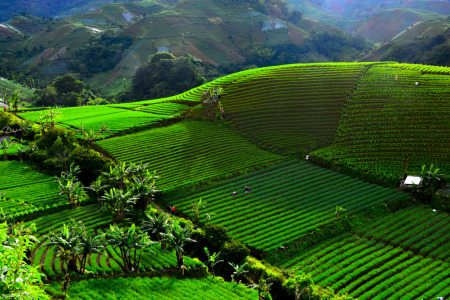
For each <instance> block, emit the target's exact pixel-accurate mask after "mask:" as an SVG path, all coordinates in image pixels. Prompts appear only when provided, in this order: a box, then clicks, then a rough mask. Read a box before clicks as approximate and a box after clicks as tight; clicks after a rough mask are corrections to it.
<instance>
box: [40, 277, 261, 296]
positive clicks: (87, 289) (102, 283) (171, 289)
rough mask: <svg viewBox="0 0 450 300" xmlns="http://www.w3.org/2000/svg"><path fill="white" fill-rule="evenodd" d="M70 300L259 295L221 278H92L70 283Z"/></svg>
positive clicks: (55, 288) (54, 288) (55, 287)
mask: <svg viewBox="0 0 450 300" xmlns="http://www.w3.org/2000/svg"><path fill="white" fill-rule="evenodd" d="M60 285H61V284H60V283H58V282H54V283H52V284H50V285H49V286H48V287H47V291H49V292H50V293H51V294H53V295H60V294H61V292H60ZM70 285H71V287H70V289H69V292H68V293H67V296H68V297H70V299H92V300H95V299H99V300H103V299H111V300H113V299H121V300H126V299H130V300H134V299H155V300H163V299H167V300H172V299H186V300H191V299H198V300H203V299H211V300H222V299H257V297H258V292H257V291H255V290H251V289H248V288H245V286H244V285H237V284H233V283H230V282H223V281H221V280H219V279H212V278H203V279H188V278H186V279H176V278H169V277H156V278H146V277H126V278H120V277H119V278H105V279H89V280H84V281H77V282H71V283H70Z"/></svg>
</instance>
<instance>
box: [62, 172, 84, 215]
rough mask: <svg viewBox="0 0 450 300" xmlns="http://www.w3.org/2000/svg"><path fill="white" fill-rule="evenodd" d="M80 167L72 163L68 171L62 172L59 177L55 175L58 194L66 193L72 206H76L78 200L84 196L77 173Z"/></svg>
mask: <svg viewBox="0 0 450 300" xmlns="http://www.w3.org/2000/svg"><path fill="white" fill-rule="evenodd" d="M79 172H80V167H79V166H75V167H74V164H73V163H72V164H71V165H70V169H69V171H68V172H62V173H61V177H59V178H58V177H56V180H55V181H56V182H58V184H59V195H66V197H67V199H68V200H69V203H70V204H71V205H72V208H76V207H77V206H78V204H79V202H80V201H81V200H82V199H83V198H85V197H86V193H85V191H84V187H83V184H82V183H81V182H80V181H78V178H77V176H76V175H77V174H78V173H79Z"/></svg>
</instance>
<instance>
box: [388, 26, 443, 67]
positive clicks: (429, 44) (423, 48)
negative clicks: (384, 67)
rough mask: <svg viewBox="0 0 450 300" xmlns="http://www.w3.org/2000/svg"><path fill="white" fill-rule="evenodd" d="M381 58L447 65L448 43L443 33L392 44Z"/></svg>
mask: <svg viewBox="0 0 450 300" xmlns="http://www.w3.org/2000/svg"><path fill="white" fill-rule="evenodd" d="M381 60H386V61H398V62H407V63H420V64H427V65H435V66H437V65H439V66H441V65H443V66H445V65H449V64H450V44H449V40H448V39H447V38H446V36H445V35H443V34H440V35H436V36H433V37H428V38H424V39H417V40H415V41H414V42H411V43H408V44H406V45H405V44H401V45H400V44H399V45H397V44H394V46H393V47H392V49H391V51H390V52H389V53H388V54H387V55H385V56H383V57H382V58H381Z"/></svg>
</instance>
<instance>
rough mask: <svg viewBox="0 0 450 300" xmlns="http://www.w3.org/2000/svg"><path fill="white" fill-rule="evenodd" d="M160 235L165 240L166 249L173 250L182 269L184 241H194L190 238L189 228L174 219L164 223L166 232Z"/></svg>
mask: <svg viewBox="0 0 450 300" xmlns="http://www.w3.org/2000/svg"><path fill="white" fill-rule="evenodd" d="M161 235H162V236H163V239H164V241H165V242H166V245H167V248H166V250H168V251H172V250H175V254H176V256H177V264H178V267H179V268H181V269H183V270H184V260H183V253H184V246H185V243H188V242H191V243H192V242H195V240H193V239H191V238H190V236H191V235H192V231H191V229H190V228H189V227H187V226H186V227H184V228H182V227H181V226H180V223H179V221H178V220H176V221H174V222H172V223H171V224H170V225H166V232H165V233H161Z"/></svg>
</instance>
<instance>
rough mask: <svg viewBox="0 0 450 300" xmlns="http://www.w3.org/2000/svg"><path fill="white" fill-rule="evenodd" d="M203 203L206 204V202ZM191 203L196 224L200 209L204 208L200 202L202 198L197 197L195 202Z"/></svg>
mask: <svg viewBox="0 0 450 300" xmlns="http://www.w3.org/2000/svg"><path fill="white" fill-rule="evenodd" d="M204 204H206V202H205V203H204ZM191 205H192V211H193V212H194V215H195V220H194V223H195V224H197V222H198V218H199V216H200V209H202V208H205V207H204V206H203V204H202V198H200V199H198V201H197V202H194V203H191Z"/></svg>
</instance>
